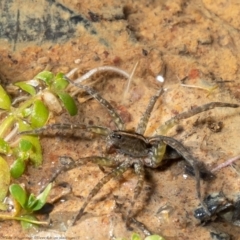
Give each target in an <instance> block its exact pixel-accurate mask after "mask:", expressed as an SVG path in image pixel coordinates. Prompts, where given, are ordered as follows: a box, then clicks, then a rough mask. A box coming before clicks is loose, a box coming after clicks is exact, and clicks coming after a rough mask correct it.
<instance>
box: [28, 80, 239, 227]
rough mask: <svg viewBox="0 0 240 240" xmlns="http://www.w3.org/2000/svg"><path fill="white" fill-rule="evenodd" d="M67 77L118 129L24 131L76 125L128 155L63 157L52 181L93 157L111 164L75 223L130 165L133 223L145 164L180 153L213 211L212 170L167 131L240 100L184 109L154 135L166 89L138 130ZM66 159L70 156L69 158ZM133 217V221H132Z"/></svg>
mask: <svg viewBox="0 0 240 240" xmlns="http://www.w3.org/2000/svg"><path fill="white" fill-rule="evenodd" d="M66 79H67V80H68V81H69V82H70V83H71V84H73V85H75V86H76V87H78V88H81V89H83V90H84V91H86V92H87V93H88V94H90V95H91V96H92V97H93V98H94V99H96V100H97V101H98V102H99V103H100V104H101V105H103V106H104V107H105V108H106V109H107V110H108V112H109V114H110V115H111V117H112V118H113V120H114V123H115V125H116V130H111V129H109V128H107V127H103V126H92V125H85V124H72V125H71V124H52V125H47V126H45V127H43V128H39V129H35V130H33V131H30V132H29V131H28V132H23V133H24V134H26V133H27V134H43V133H44V132H47V131H48V130H57V131H58V130H59V131H64V130H66V131H67V130H69V129H71V130H75V129H84V130H86V131H89V132H91V133H94V134H99V135H103V136H105V137H106V142H107V146H108V153H109V154H111V153H113V152H116V153H119V154H123V155H124V156H125V160H124V161H122V162H120V163H119V161H117V160H116V159H114V158H110V157H108V156H107V154H106V156H90V157H85V158H80V159H78V160H75V161H73V160H67V161H64V159H63V162H62V164H63V166H62V168H60V169H58V170H57V171H56V172H55V174H54V175H53V176H52V177H51V178H50V179H49V182H52V181H54V180H55V179H56V178H57V176H58V175H59V174H61V173H62V172H65V171H68V170H70V169H73V168H76V167H79V166H81V165H82V164H83V163H84V162H86V161H90V162H92V163H95V164H98V165H99V167H100V168H101V169H102V168H103V167H111V168H113V170H111V171H110V172H109V173H107V174H105V176H104V177H103V178H102V179H101V180H100V181H99V182H98V183H97V184H96V186H95V187H94V188H93V189H92V190H91V191H90V193H89V195H88V196H87V198H86V199H85V201H84V203H83V205H82V207H81V209H80V210H79V211H78V213H77V215H76V216H75V217H74V219H73V222H72V225H75V224H76V222H77V221H78V220H79V219H80V218H81V217H82V216H83V214H84V211H85V209H86V207H87V205H88V203H89V202H90V200H91V199H92V198H93V197H94V196H95V195H96V194H97V193H98V192H99V191H100V190H101V188H102V187H103V186H104V185H105V184H106V183H107V182H108V181H110V180H111V179H112V178H114V177H118V176H121V175H122V174H123V173H124V172H126V171H127V170H128V169H130V168H132V167H133V169H134V171H135V173H136V175H137V177H138V181H137V184H136V187H135V189H134V194H133V198H132V201H131V208H130V209H131V210H129V211H128V214H127V223H129V221H130V220H129V219H131V218H132V217H133V211H132V209H133V207H134V203H135V201H136V199H137V198H138V196H139V194H140V193H141V190H142V187H143V184H144V170H145V167H149V168H157V167H159V166H160V165H161V164H162V162H163V160H164V159H176V158H179V157H183V158H184V159H185V160H186V161H187V163H188V164H189V165H190V167H191V168H192V169H193V171H194V175H195V179H196V192H197V197H198V199H199V200H200V203H201V205H202V206H203V208H204V209H205V211H206V213H209V211H208V208H207V206H206V205H205V202H204V201H203V200H202V197H201V191H200V178H202V177H204V176H205V177H212V176H213V175H212V174H211V172H210V171H208V170H207V168H206V167H205V165H204V164H203V163H201V162H199V161H198V160H196V159H195V158H194V157H193V156H192V155H191V154H190V153H189V152H188V150H187V149H186V147H184V146H183V145H182V144H181V143H180V142H179V141H177V140H176V139H174V138H172V137H167V136H164V135H165V134H166V133H167V131H168V130H169V129H170V128H172V127H173V126H175V125H176V124H177V123H178V122H179V121H180V120H182V119H186V118H189V117H192V116H194V115H196V114H198V113H201V112H204V111H207V110H210V109H213V108H216V107H231V108H238V107H239V105H238V104H232V103H223V102H211V103H208V104H205V105H202V106H199V107H195V108H193V109H191V110H188V111H186V112H183V113H180V114H178V115H176V116H174V117H173V118H171V119H169V120H168V121H166V122H165V123H164V124H163V125H162V126H160V127H159V128H158V129H156V131H155V133H156V134H155V135H154V136H152V137H145V136H144V133H145V130H146V126H147V123H148V120H149V118H150V115H151V112H152V109H153V107H154V105H155V103H156V101H157V99H158V98H159V97H160V96H161V95H162V94H163V92H164V91H163V89H162V88H161V89H160V90H158V91H157V93H156V95H154V96H152V97H151V99H150V101H149V104H148V106H147V108H146V110H145V112H144V114H143V115H142V117H141V119H140V121H139V123H138V126H137V127H136V131H135V132H132V131H128V130H126V129H125V125H124V122H123V121H122V119H121V117H120V116H119V114H118V113H117V112H116V110H115V109H114V107H113V106H112V105H111V104H110V103H109V102H108V101H107V100H106V99H104V98H103V97H101V95H100V94H99V93H98V92H97V91H96V90H95V89H94V88H92V87H90V86H86V85H83V84H80V83H75V82H72V81H71V80H70V79H68V78H67V77H66ZM65 160H66V159H65ZM128 220H129V221H128Z"/></svg>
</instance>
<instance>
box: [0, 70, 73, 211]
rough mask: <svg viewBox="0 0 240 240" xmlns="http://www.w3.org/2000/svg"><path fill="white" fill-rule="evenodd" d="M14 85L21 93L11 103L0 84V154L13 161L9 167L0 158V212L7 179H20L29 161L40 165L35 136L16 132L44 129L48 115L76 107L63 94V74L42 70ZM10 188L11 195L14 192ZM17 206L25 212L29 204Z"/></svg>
mask: <svg viewBox="0 0 240 240" xmlns="http://www.w3.org/2000/svg"><path fill="white" fill-rule="evenodd" d="M13 86H14V88H15V89H16V88H17V89H19V90H20V93H21V96H18V97H16V98H15V100H14V101H12V100H11V97H10V95H9V94H8V93H7V92H6V91H5V90H4V88H3V87H2V86H1V85H0V155H2V156H5V157H8V156H11V157H12V158H13V159H15V160H14V162H13V163H12V164H11V166H10V168H9V167H8V164H7V162H6V160H5V159H4V158H2V157H0V188H1V193H0V210H5V209H6V207H5V206H4V204H3V203H2V202H3V200H4V198H5V197H6V195H7V193H8V187H9V184H10V176H11V177H12V178H19V177H20V176H21V175H22V174H23V173H24V171H25V169H26V167H27V165H28V163H29V162H30V163H32V164H33V165H34V166H36V167H38V166H39V165H41V164H42V149H41V145H40V141H39V138H38V136H33V135H23V134H19V133H21V132H23V131H28V130H32V129H35V128H40V127H43V126H44V125H45V124H46V123H47V121H48V119H49V116H50V115H53V114H54V113H57V114H59V113H60V112H61V111H62V107H64V108H65V109H66V110H67V111H68V113H69V114H70V115H71V116H73V115H75V114H77V106H76V104H75V102H74V100H73V98H72V97H71V96H70V95H69V94H68V93H67V92H66V87H67V86H68V82H67V80H66V79H65V78H64V75H63V74H62V73H58V74H57V75H56V76H54V75H53V73H51V72H49V71H43V72H40V73H39V74H38V75H37V76H35V77H34V79H33V80H30V81H22V82H17V83H15V84H14V85H13ZM22 93H24V94H22ZM15 187H16V186H15ZM11 189H12V188H10V193H11V194H13V193H14V192H15V191H12V190H11ZM30 196H31V195H30ZM31 198H32V197H31ZM20 206H21V207H22V208H24V209H25V208H26V207H27V206H28V205H24V207H23V205H22V204H20Z"/></svg>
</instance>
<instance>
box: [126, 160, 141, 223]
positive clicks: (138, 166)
mask: <svg viewBox="0 0 240 240" xmlns="http://www.w3.org/2000/svg"><path fill="white" fill-rule="evenodd" d="M133 166H134V171H135V173H136V174H137V176H138V182H137V185H136V186H135V189H134V195H133V199H132V202H131V208H130V209H129V211H128V215H127V221H126V224H127V225H129V223H130V222H131V219H132V217H133V208H134V205H135V202H136V200H137V198H138V196H139V194H140V193H141V191H142V188H143V184H144V167H143V164H142V163H140V162H139V163H135V164H134V165H133Z"/></svg>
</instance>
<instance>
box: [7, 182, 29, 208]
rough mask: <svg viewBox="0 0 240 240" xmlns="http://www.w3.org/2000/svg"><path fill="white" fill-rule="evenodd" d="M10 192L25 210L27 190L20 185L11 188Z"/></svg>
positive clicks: (13, 185)
mask: <svg viewBox="0 0 240 240" xmlns="http://www.w3.org/2000/svg"><path fill="white" fill-rule="evenodd" d="M9 191H10V193H11V195H12V196H13V198H14V199H15V200H16V201H17V202H18V203H19V204H20V205H21V206H22V208H23V209H25V207H26V203H27V193H26V191H25V189H23V188H22V187H21V186H20V185H18V184H12V185H11V186H10V187H9Z"/></svg>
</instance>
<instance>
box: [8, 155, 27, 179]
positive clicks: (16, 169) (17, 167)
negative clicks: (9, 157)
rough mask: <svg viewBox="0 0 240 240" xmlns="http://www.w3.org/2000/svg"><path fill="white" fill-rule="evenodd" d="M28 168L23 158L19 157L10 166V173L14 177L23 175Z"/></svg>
mask: <svg viewBox="0 0 240 240" xmlns="http://www.w3.org/2000/svg"><path fill="white" fill-rule="evenodd" d="M25 168H26V163H25V161H24V160H23V159H20V158H18V159H17V160H16V161H15V162H14V163H13V164H12V165H11V167H10V173H11V176H12V177H13V178H19V177H21V176H22V174H23V173H24V171H25Z"/></svg>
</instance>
